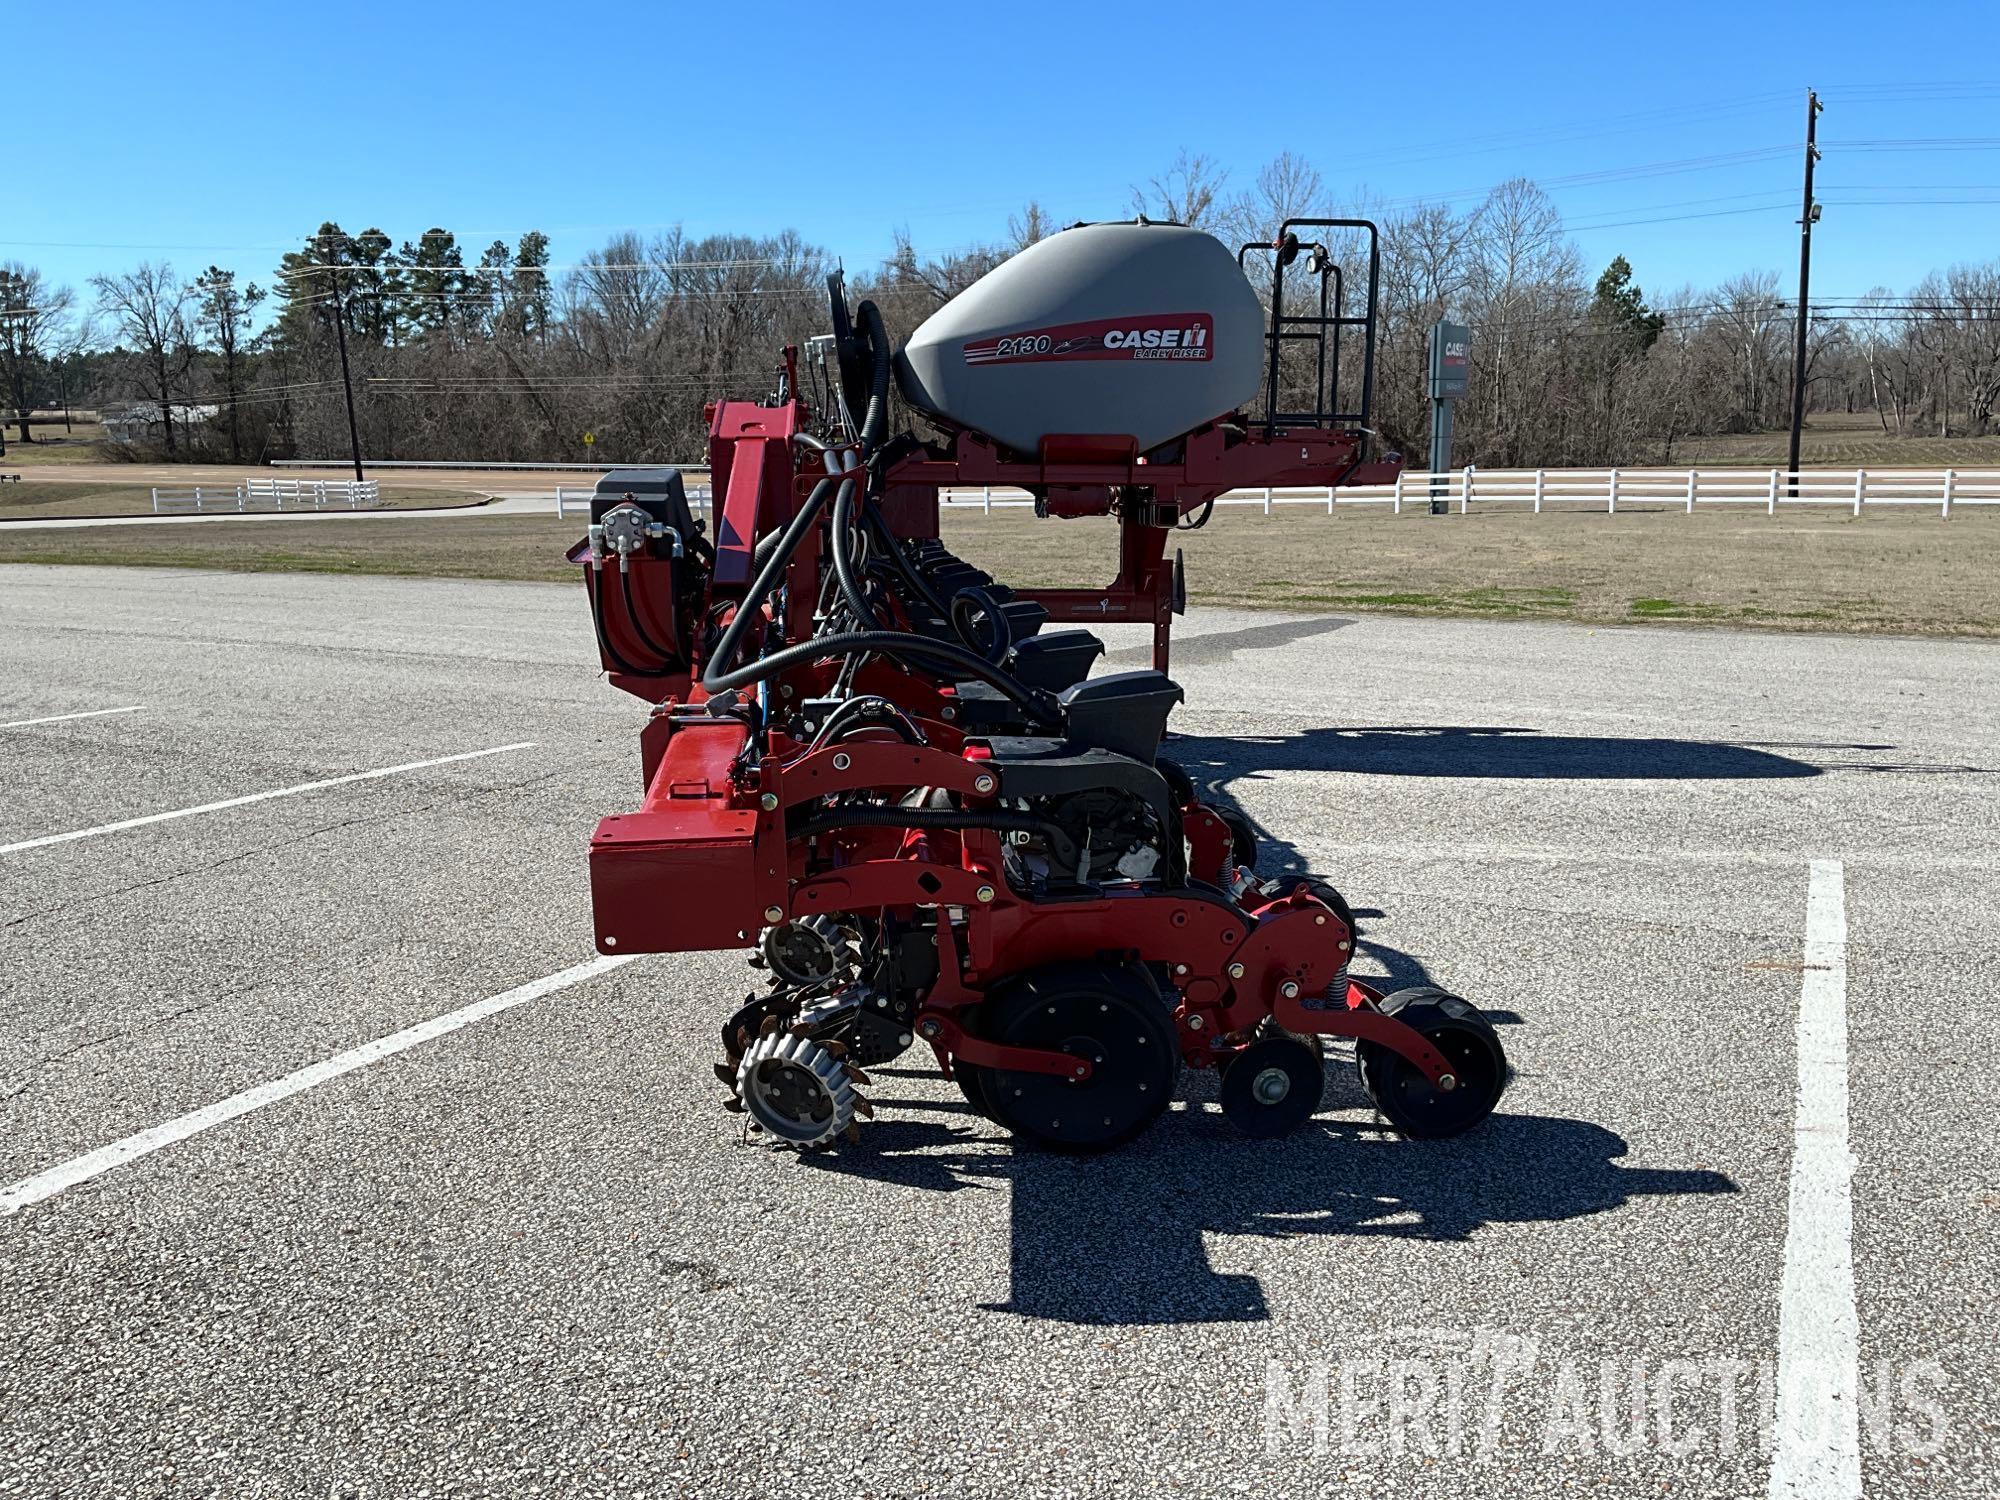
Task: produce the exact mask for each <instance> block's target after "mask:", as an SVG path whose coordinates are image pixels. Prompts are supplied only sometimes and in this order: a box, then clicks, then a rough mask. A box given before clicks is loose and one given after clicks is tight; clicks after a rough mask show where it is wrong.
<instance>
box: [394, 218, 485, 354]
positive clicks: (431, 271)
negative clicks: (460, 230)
mask: <svg viewBox="0 0 2000 1500" xmlns="http://www.w3.org/2000/svg"><path fill="white" fill-rule="evenodd" d="M403 264H404V266H405V267H406V268H407V269H408V272H409V279H410V290H409V298H410V321H411V322H412V323H414V324H415V325H416V326H417V327H418V328H421V329H424V330H427V331H435V330H437V329H441V328H446V327H449V326H450V325H451V323H452V322H453V320H454V318H455V317H456V316H457V315H458V313H459V310H460V307H461V304H462V303H463V301H464V300H465V296H466V284H467V282H468V281H469V280H471V279H472V278H469V277H467V276H466V274H465V261H464V259H463V258H462V257H461V256H460V255H459V251H458V239H457V237H456V236H455V235H453V234H452V232H451V231H450V230H448V229H438V228H436V227H432V228H430V229H426V230H425V231H424V232H423V234H422V235H421V236H419V237H418V239H417V242H416V244H414V245H412V244H411V243H409V241H407V240H405V241H404V242H403Z"/></svg>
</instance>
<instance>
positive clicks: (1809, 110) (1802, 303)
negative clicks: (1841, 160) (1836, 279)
mask: <svg viewBox="0 0 2000 1500" xmlns="http://www.w3.org/2000/svg"><path fill="white" fill-rule="evenodd" d="M1823 107H1824V106H1822V105H1821V104H1820V102H1819V95H1818V94H1816V93H1814V92H1813V91H1812V90H1811V89H1807V90H1806V191H1805V198H1804V201H1803V202H1802V203H1801V204H1800V206H1799V324H1798V331H1797V333H1795V334H1794V335H1793V338H1792V443H1791V448H1790V451H1789V455H1788V457H1787V458H1786V460H1785V468H1786V472H1787V473H1788V474H1789V475H1790V476H1791V477H1790V478H1789V479H1788V480H1787V482H1786V492H1787V493H1788V494H1791V495H1793V496H1796V495H1797V494H1798V492H1799V479H1798V474H1799V429H1800V428H1802V427H1803V426H1804V425H1805V420H1806V323H1807V320H1808V319H1809V318H1810V317H1811V309H1810V305H1809V304H1808V302H1807V300H1806V299H1807V297H1808V295H1809V294H1810V291H1811V287H1812V232H1813V225H1814V223H1815V222H1817V221H1818V219H1819V205H1818V204H1817V203H1814V202H1813V192H1812V182H1813V163H1814V162H1816V161H1818V160H1819V147H1818V146H1817V145H1815V144H1814V142H1815V140H1816V138H1817V136H1818V134H1819V132H1818V129H1817V126H1818V125H1819V112H1820V110H1821V109H1822V108H1823Z"/></svg>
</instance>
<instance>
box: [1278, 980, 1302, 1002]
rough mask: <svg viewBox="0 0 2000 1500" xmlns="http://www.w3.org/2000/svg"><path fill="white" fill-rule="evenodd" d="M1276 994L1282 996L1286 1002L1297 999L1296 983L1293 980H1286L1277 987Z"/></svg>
mask: <svg viewBox="0 0 2000 1500" xmlns="http://www.w3.org/2000/svg"><path fill="white" fill-rule="evenodd" d="M1278 993H1279V994H1281V995H1283V996H1284V997H1285V998H1286V999H1287V1000H1296V999H1298V998H1299V987H1298V984H1297V982H1296V981H1294V980H1290V979H1287V980H1286V981H1285V982H1284V983H1283V984H1281V985H1279V986H1278Z"/></svg>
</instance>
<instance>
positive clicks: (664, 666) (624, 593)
mask: <svg viewBox="0 0 2000 1500" xmlns="http://www.w3.org/2000/svg"><path fill="white" fill-rule="evenodd" d="M618 595H619V597H620V598H622V599H623V600H624V601H625V618H626V619H627V620H628V621H630V622H631V625H632V634H633V635H635V636H637V637H638V638H639V644H640V645H642V646H644V647H645V648H646V649H647V650H648V651H650V652H652V653H653V655H655V656H657V657H658V658H659V659H660V668H661V670H662V671H663V672H668V671H672V670H673V666H674V663H675V662H676V661H678V660H679V659H680V658H679V657H677V656H676V655H675V654H674V653H673V652H671V651H669V650H667V648H666V647H664V646H662V645H661V644H660V643H659V642H658V641H656V640H654V639H653V632H652V631H650V630H648V629H647V628H646V626H645V624H644V622H643V621H641V620H640V618H639V607H638V606H637V605H636V604H634V603H633V602H632V574H631V573H630V571H629V570H622V569H621V570H620V572H619V574H618Z"/></svg>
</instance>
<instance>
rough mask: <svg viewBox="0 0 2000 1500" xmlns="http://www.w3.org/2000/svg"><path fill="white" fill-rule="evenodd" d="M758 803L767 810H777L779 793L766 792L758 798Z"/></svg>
mask: <svg viewBox="0 0 2000 1500" xmlns="http://www.w3.org/2000/svg"><path fill="white" fill-rule="evenodd" d="M757 805H758V806H759V807H761V808H763V809H764V811H765V812H776V811H777V810H778V794H777V793H776V792H766V793H764V795H763V796H761V797H759V798H758V799H757Z"/></svg>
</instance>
